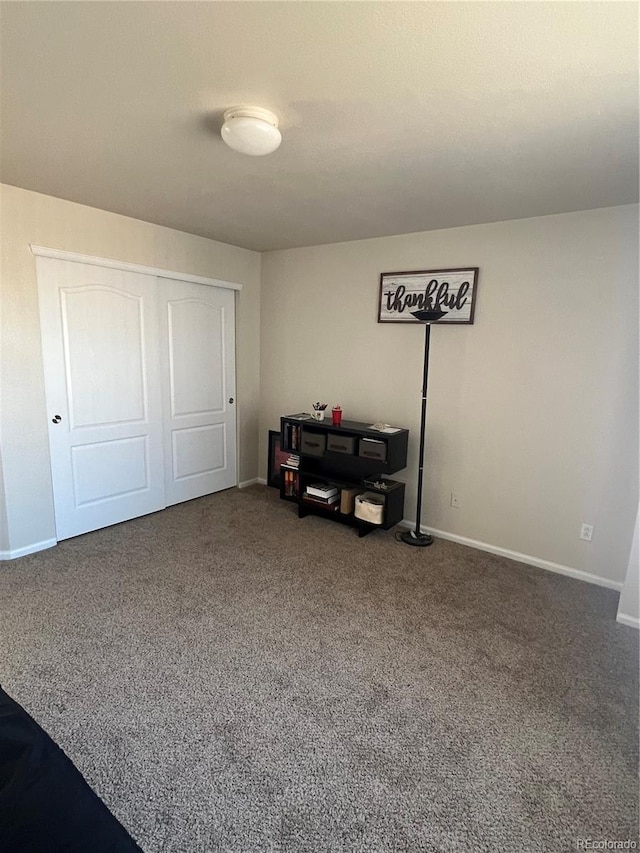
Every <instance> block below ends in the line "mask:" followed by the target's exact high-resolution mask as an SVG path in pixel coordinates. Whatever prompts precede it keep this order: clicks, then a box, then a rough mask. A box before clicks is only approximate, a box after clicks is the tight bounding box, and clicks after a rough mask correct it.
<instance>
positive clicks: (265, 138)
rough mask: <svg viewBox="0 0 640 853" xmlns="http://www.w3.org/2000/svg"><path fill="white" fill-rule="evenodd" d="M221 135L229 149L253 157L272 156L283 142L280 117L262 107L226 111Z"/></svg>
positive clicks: (235, 108)
mask: <svg viewBox="0 0 640 853" xmlns="http://www.w3.org/2000/svg"><path fill="white" fill-rule="evenodd" d="M220 133H221V135H222V138H223V139H224V141H225V142H226V143H227V145H228V146H229V148H233V150H234V151H239V152H240V153H241V154H250V155H251V156H252V157H260V156H262V155H263V154H271V152H272V151H275V150H276V148H277V147H278V146H279V145H280V142H281V141H282V136H281V134H280V131H279V130H278V117H277V116H275V115H274V114H273V113H272V112H269V110H263V109H262V107H231V109H228V110H226V111H225V114H224V124H223V125H222V130H221V131H220Z"/></svg>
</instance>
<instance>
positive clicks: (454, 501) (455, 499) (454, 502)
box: [451, 492, 460, 509]
mask: <svg viewBox="0 0 640 853" xmlns="http://www.w3.org/2000/svg"><path fill="white" fill-rule="evenodd" d="M451 506H452V507H453V508H454V509H460V495H459V494H458V493H457V492H451Z"/></svg>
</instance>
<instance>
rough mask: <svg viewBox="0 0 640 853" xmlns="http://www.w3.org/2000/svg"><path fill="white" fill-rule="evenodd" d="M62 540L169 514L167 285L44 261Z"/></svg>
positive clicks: (43, 305)
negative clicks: (164, 395)
mask: <svg viewBox="0 0 640 853" xmlns="http://www.w3.org/2000/svg"><path fill="white" fill-rule="evenodd" d="M37 267H38V286H39V295H40V324H41V330H42V346H43V358H44V369H45V383H46V391H47V409H48V411H47V417H48V423H49V440H50V448H51V472H52V478H53V492H54V503H55V515H56V533H57V538H58V539H66V538H68V537H70V536H77V535H78V534H80V533H86V532H88V531H90V530H96V529H97V528H100V527H105V526H107V525H109V524H115V523H117V522H120V521H125V520H126V519H129V518H134V517H136V516H139V515H144V514H145V513H149V512H154V511H156V510H159V509H162V508H163V507H164V506H165V501H164V477H163V471H164V465H163V449H162V416H161V410H162V403H161V392H160V372H159V362H160V358H159V352H160V348H159V341H158V315H157V283H156V279H155V277H151V276H145V275H141V274H140V273H133V272H125V271H121V270H116V269H106V268H103V267H97V266H91V265H89V264H82V263H74V262H70V261H61V260H54V259H50V258H38V259H37Z"/></svg>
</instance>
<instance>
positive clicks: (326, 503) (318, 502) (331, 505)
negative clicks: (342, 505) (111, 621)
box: [302, 492, 340, 510]
mask: <svg viewBox="0 0 640 853" xmlns="http://www.w3.org/2000/svg"><path fill="white" fill-rule="evenodd" d="M302 499H303V501H305V502H306V503H308V504H314V505H315V506H322V507H324V508H325V509H331V510H337V509H339V501H340V495H331V497H330V498H317V497H315V496H314V495H309V494H307V492H303V493H302Z"/></svg>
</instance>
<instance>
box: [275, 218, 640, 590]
mask: <svg viewBox="0 0 640 853" xmlns="http://www.w3.org/2000/svg"><path fill="white" fill-rule="evenodd" d="M468 266H478V267H479V268H480V275H479V285H478V296H477V308H476V316H475V324H474V325H472V326H444V327H443V326H441V327H435V328H434V329H433V330H432V335H431V368H430V374H429V400H428V427H427V448H426V463H425V489H424V503H423V523H424V525H425V526H428V527H430V528H433V529H436V530H441V531H445V532H447V533H448V534H452V535H454V536H458V537H462V538H464V539H469V540H473V541H475V542H480V543H485V544H488V545H489V546H493V547H495V548H499V549H500V548H501V549H506V550H508V551H513V552H516V553H517V554H520V555H529V556H532V557H534V558H536V559H537V560H539V561H541V562H542V563H547V564H557V566H558V567H567V568H569V569H572V570H577V571H578V572H586V573H588V574H591V575H594V576H596V577H599V578H602V579H603V580H604V581H605V582H609V583H612V584H621V583H622V581H623V579H624V576H625V572H626V569H627V564H628V560H629V551H630V547H631V540H632V533H633V525H634V519H635V514H636V508H637V505H638V207H637V205H629V206H624V207H617V208H607V209H602V210H594V211H585V212H579V213H572V214H566V215H560V216H547V217H538V218H534V219H524V220H515V221H510V222H500V223H494V224H487V225H479V226H472V227H465V228H453V229H447V230H443V231H433V232H426V233H420V234H409V235H404V236H397V237H388V238H381V239H373V240H363V241H358V242H352V243H340V244H334V245H328V246H319V247H311V248H305V249H296V250H290V251H278V252H271V253H266V254H265V255H263V259H262V309H261V324H262V339H261V350H262V365H261V385H260V392H261V397H260V399H261V404H260V427H261V454H262V457H261V476H262V477H264V476H265V468H266V460H265V445H266V430H267V429H270V428H278V426H279V416H280V414H285V413H290V412H294V411H303V410H309V407H310V405H311V403H312V402H313V401H314V400H317V399H320V398H322V399H323V400H325V401H327V402H328V403H329V404H333V403H340V404H341V405H342V408H343V409H344V414H345V418H349V419H354V420H363V421H367V420H369V421H374V420H382V421H386V422H388V423H392V424H396V425H398V426H406V427H408V428H409V429H410V430H411V438H410V445H409V461H408V467H407V469H405V471H404V472H402V474H400V475H399V476H400V477H401V478H402V479H406V480H407V482H408V488H407V498H406V502H405V516H406V517H407V518H408V519H412V518H413V517H414V515H415V509H414V508H415V503H416V494H415V478H416V470H417V445H418V440H417V436H418V429H419V414H420V388H421V374H422V359H423V341H424V331H423V329H422V328H421V327H419V326H402V325H391V324H389V325H380V324H378V323H377V322H376V319H377V297H378V283H379V275H380V273H381V272H390V271H399V270H419V269H438V268H451V267H468ZM452 491H456V492H457V493H458V494H459V496H460V499H461V508H460V509H452V508H451V507H450V505H449V503H450V493H451V492H452ZM583 521H585V522H587V523H589V524H592V525H594V535H593V541H592V542H591V543H586V542H583V541H581V540H580V539H579V538H578V533H579V529H580V524H581V522H583ZM425 559H428V556H427V557H425Z"/></svg>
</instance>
